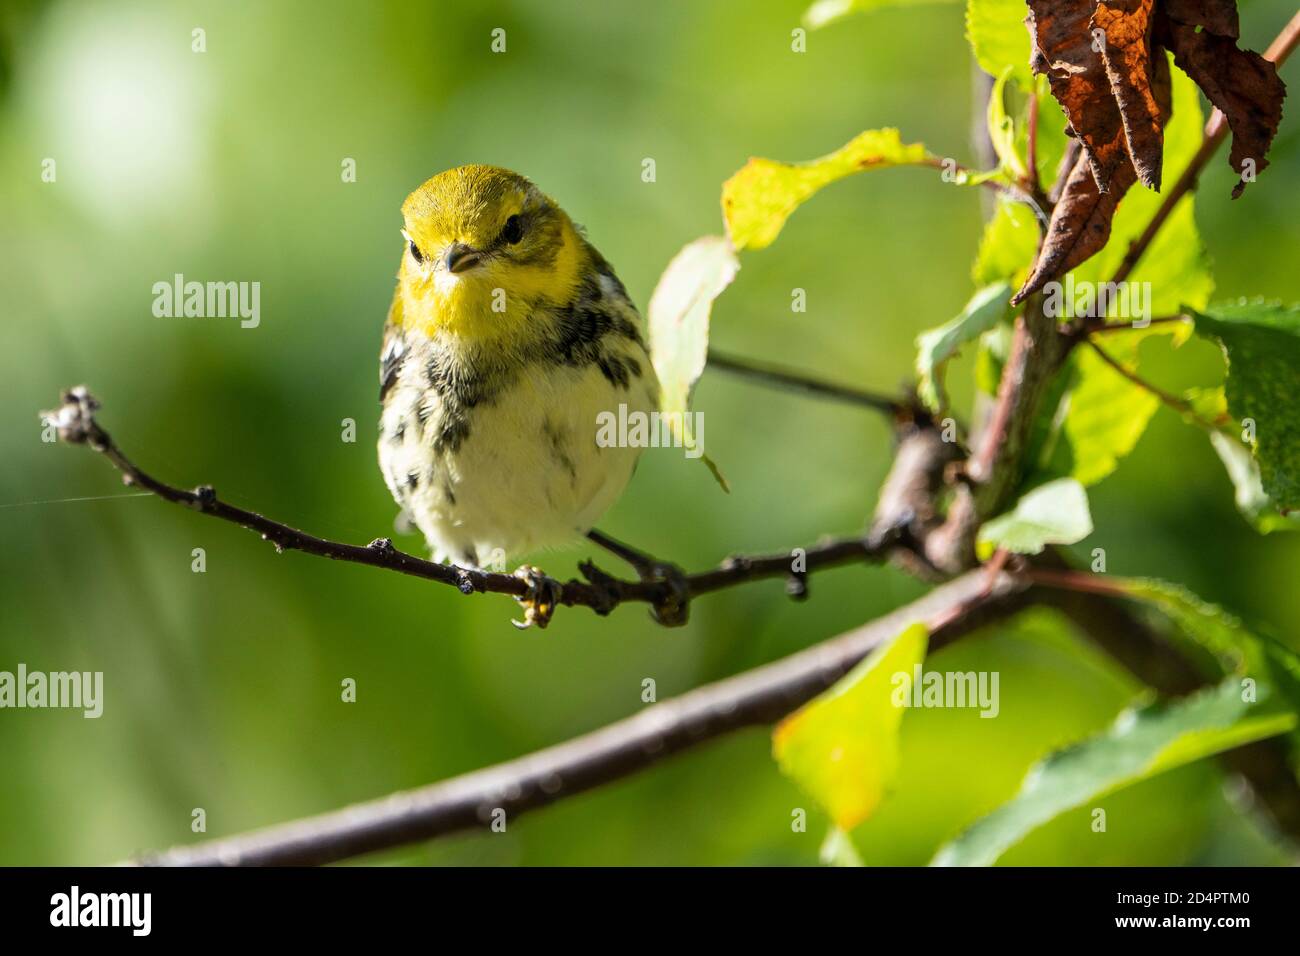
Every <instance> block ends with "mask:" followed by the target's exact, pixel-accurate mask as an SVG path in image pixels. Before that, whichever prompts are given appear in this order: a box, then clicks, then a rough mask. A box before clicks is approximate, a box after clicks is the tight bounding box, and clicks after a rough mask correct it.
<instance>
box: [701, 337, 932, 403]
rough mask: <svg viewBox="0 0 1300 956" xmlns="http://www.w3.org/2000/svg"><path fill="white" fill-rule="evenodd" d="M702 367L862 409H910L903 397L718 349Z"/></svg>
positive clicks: (711, 351) (710, 350) (710, 351)
mask: <svg viewBox="0 0 1300 956" xmlns="http://www.w3.org/2000/svg"><path fill="white" fill-rule="evenodd" d="M705 367H706V368H711V369H717V370H719V371H722V372H730V373H732V374H734V375H740V376H743V377H745V378H751V379H754V380H755V381H758V382H761V383H763V384H765V385H775V386H777V387H779V388H785V389H788V390H790V391H795V392H804V393H805V394H808V395H817V396H820V397H823V398H831V399H835V400H837V401H841V402H847V403H848V404H850V405H861V406H862V407H863V408H871V409H874V410H876V411H878V412H885V413H886V414H889V415H894V416H899V415H904V414H906V413H908V411H909V405H908V403H907V402H906V401H904V400H902V399H898V398H893V397H891V396H889V395H881V394H879V393H878V392H866V391H863V390H862V389H858V388H852V387H850V386H848V385H836V384H834V383H831V382H823V381H820V380H818V379H815V378H812V377H811V376H809V375H806V374H805V373H803V372H798V371H795V370H794V369H788V368H784V367H781V366H778V365H772V364H770V363H767V362H755V361H752V360H750V359H742V358H737V357H735V356H732V355H727V354H725V353H722V352H719V351H718V350H717V349H709V358H708V364H707V365H706V366H705Z"/></svg>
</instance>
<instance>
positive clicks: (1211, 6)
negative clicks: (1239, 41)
mask: <svg viewBox="0 0 1300 956" xmlns="http://www.w3.org/2000/svg"><path fill="white" fill-rule="evenodd" d="M1160 7H1161V9H1162V10H1164V12H1165V16H1167V17H1168V18H1169V19H1170V20H1176V21H1177V22H1178V23H1186V24H1188V25H1190V26H1194V27H1197V26H1199V27H1204V28H1205V29H1207V30H1209V31H1210V32H1211V33H1214V34H1216V35H1218V36H1221V37H1232V38H1233V39H1234V40H1235V39H1236V38H1237V37H1239V36H1240V35H1241V26H1240V23H1239V21H1238V19H1237V0H1163V2H1162V3H1161V4H1160Z"/></svg>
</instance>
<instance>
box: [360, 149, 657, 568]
mask: <svg viewBox="0 0 1300 956" xmlns="http://www.w3.org/2000/svg"><path fill="white" fill-rule="evenodd" d="M402 215H403V217H404V220H405V225H404V228H403V229H402V239H403V249H402V260H401V266H400V267H399V269H398V273H397V290H396V293H395V294H394V296H393V303H392V306H391V307H390V308H389V311H388V321H387V323H386V324H385V326H384V338H383V346H382V349H381V351H380V374H379V378H380V385H379V400H380V404H381V405H382V406H383V413H382V416H381V418H380V423H379V466H380V469H381V471H382V472H383V475H384V480H385V481H386V482H387V484H388V488H389V490H390V491H391V492H392V494H393V497H394V498H395V499H396V501H397V503H398V504H399V505H400V506H401V507H402V509H403V511H404V512H405V513H406V514H407V515H409V516H410V518H411V519H412V520H413V521H414V523H415V525H416V526H417V527H418V528H419V529H420V530H421V531H422V532H423V533H424V536H425V538H426V539H427V540H428V543H429V548H430V549H431V551H432V552H433V555H434V558H435V560H439V561H453V562H455V563H458V564H463V565H467V566H470V567H485V566H489V565H490V566H493V567H496V566H497V565H498V564H500V563H501V562H503V561H504V560H506V559H507V558H508V557H513V556H517V555H521V554H526V553H530V552H534V551H537V550H539V549H544V548H547V547H552V546H557V545H562V544H564V543H566V542H567V541H570V540H572V539H574V538H576V537H578V536H580V535H583V534H586V533H588V532H589V531H590V530H591V528H592V526H593V525H594V524H595V522H596V521H597V520H598V519H599V518H600V516H601V515H602V514H604V512H605V511H606V510H607V509H608V508H609V507H610V505H611V504H613V503H614V501H615V500H617V499H618V497H619V495H620V494H622V492H623V489H624V487H625V486H626V485H627V482H628V480H629V478H630V477H631V475H632V471H633V468H634V467H635V465H636V461H637V457H638V455H639V453H640V451H641V449H640V448H635V447H601V446H600V445H599V444H598V443H597V432H598V425H597V421H598V416H599V415H600V413H602V412H609V413H612V414H615V415H617V414H618V411H619V406H620V405H626V406H627V411H628V412H629V413H630V412H643V413H649V412H651V411H653V410H654V409H656V408H657V407H658V396H659V382H658V379H657V378H656V377H655V372H654V367H653V366H652V365H651V362H650V356H649V354H648V353H647V351H646V346H645V340H644V338H643V336H642V329H641V318H640V315H639V314H638V313H637V310H636V307H635V306H634V305H633V304H632V302H631V300H629V298H628V295H627V290H626V289H625V288H624V287H623V283H622V282H620V281H619V279H618V276H616V275H615V274H614V269H613V268H612V267H611V266H610V264H609V263H608V262H607V261H606V260H605V258H604V256H602V255H601V254H600V252H598V251H597V250H596V248H595V247H594V246H592V244H591V243H590V242H588V241H587V239H586V238H585V236H584V234H583V231H582V229H581V228H580V227H579V226H577V225H575V224H574V222H573V221H572V220H571V219H570V218H569V217H568V215H567V214H566V213H565V212H564V210H563V209H561V208H560V207H559V206H558V205H557V204H556V203H555V202H554V201H553V200H552V199H550V198H549V197H547V196H545V195H544V194H543V193H542V192H541V191H540V190H539V189H538V188H537V187H536V186H534V185H533V184H532V183H531V182H529V181H528V180H527V179H525V178H524V177H523V176H520V175H519V174H517V173H513V172H510V171H509V170H506V169H500V168H497V167H495V166H476V165H475V166H460V167H457V168H456V169H450V170H447V171H446V172H443V173H439V174H438V175H437V176H434V177H433V178H432V179H430V180H429V181H428V182H426V183H425V184H424V185H422V186H420V188H418V189H417V190H415V192H413V193H411V194H410V195H409V196H408V197H407V198H406V201H405V202H404V203H403V204H402ZM597 534H598V533H597V532H592V537H593V540H598V539H597Z"/></svg>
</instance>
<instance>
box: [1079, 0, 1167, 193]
mask: <svg viewBox="0 0 1300 956" xmlns="http://www.w3.org/2000/svg"><path fill="white" fill-rule="evenodd" d="M1154 6H1155V0H1099V2H1098V3H1097V9H1096V12H1094V13H1093V15H1092V27H1093V29H1100V30H1102V31H1104V33H1105V36H1106V42H1105V43H1104V44H1103V45H1102V49H1101V58H1102V62H1103V63H1104V64H1105V66H1106V76H1107V78H1108V80H1109V82H1110V87H1111V91H1112V92H1113V93H1114V96H1115V102H1116V103H1117V104H1118V106H1119V113H1120V119H1121V121H1122V122H1123V125H1124V137H1125V139H1126V140H1127V142H1128V152H1129V157H1130V158H1131V159H1132V161H1133V166H1134V168H1135V169H1136V170H1137V175H1138V179H1140V180H1141V181H1142V182H1143V183H1145V184H1146V185H1147V186H1148V187H1150V188H1151V189H1154V190H1156V191H1157V192H1158V191H1159V190H1160V167H1161V159H1162V154H1163V151H1164V133H1163V128H1162V125H1161V122H1160V116H1159V107H1158V106H1157V105H1156V98H1155V94H1154V93H1153V92H1152V90H1151V71H1152V57H1151V42H1150V38H1151V13H1152V9H1153V7H1154Z"/></svg>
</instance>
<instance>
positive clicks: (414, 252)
mask: <svg viewBox="0 0 1300 956" xmlns="http://www.w3.org/2000/svg"><path fill="white" fill-rule="evenodd" d="M410 242H411V258H412V259H414V260H415V261H416V262H417V263H418V264H420V265H424V256H423V255H422V254H421V253H420V247H419V246H417V245H416V244H415V240H414V239H412V240H410Z"/></svg>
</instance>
